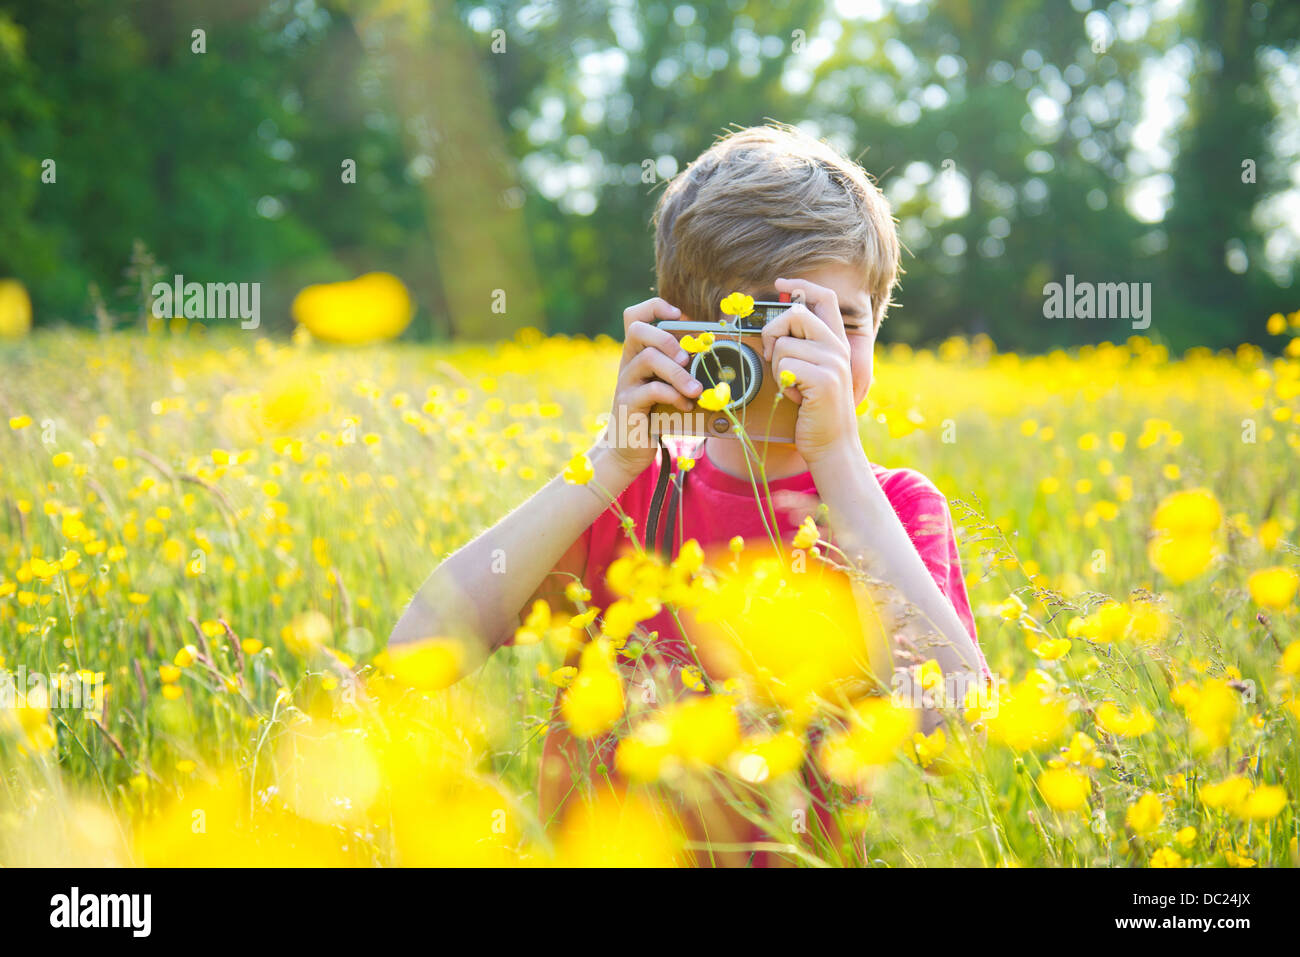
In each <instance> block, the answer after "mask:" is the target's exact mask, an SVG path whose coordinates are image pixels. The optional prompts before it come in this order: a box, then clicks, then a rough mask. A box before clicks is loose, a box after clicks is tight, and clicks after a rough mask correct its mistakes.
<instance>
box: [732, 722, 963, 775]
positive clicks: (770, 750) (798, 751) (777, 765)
mask: <svg viewBox="0 0 1300 957" xmlns="http://www.w3.org/2000/svg"><path fill="white" fill-rule="evenodd" d="M939 733H940V734H942V733H943V732H942V729H941V730H940V731H939ZM803 761H804V746H803V740H802V739H801V738H799V736H798V735H796V734H794V733H793V732H790V731H781V732H778V733H776V734H766V735H759V736H756V737H752V738H746V739H745V740H744V742H742V743H741V746H740V747H739V748H737V749H736V751H734V752H733V753H732V755H731V758H730V765H731V768H732V770H733V772H734V773H735V774H736V776H737V777H739V778H740V779H741V780H742V781H746V782H748V783H749V784H762V783H764V782H766V781H772V780H775V779H776V778H779V777H783V776H785V775H787V774H789V773H791V772H792V771H796V770H798V769H799V766H800V765H802V764H803Z"/></svg>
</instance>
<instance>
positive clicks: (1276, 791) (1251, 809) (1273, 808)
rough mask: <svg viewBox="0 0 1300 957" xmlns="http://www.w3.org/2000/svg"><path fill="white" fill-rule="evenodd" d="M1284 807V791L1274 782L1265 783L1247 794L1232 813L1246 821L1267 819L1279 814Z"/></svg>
mask: <svg viewBox="0 0 1300 957" xmlns="http://www.w3.org/2000/svg"><path fill="white" fill-rule="evenodd" d="M1284 807H1286V791H1285V790H1284V789H1283V788H1281V787H1280V786H1278V785H1276V784H1265V785H1263V786H1261V787H1258V788H1254V789H1253V790H1252V791H1251V792H1250V793H1249V794H1247V795H1246V798H1245V800H1244V801H1242V802H1241V803H1240V804H1239V805H1237V806H1236V807H1234V808H1232V813H1233V814H1235V815H1236V816H1237V817H1239V818H1243V819H1245V820H1247V821H1267V820H1269V819H1271V818H1275V817H1277V816H1278V815H1279V814H1281V813H1282V809H1283V808H1284Z"/></svg>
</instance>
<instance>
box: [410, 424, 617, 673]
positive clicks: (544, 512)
mask: <svg viewBox="0 0 1300 957" xmlns="http://www.w3.org/2000/svg"><path fill="white" fill-rule="evenodd" d="M610 451H611V450H610V449H609V448H608V447H605V446H599V445H598V446H596V447H594V448H593V449H592V450H591V452H590V453H589V455H590V458H591V464H592V468H593V470H594V471H595V476H594V478H593V480H592V483H591V484H588V485H571V484H569V483H567V482H566V481H565V480H564V477H563V476H560V475H557V476H556V477H555V478H553V479H551V481H550V482H548V483H547V484H546V485H544V486H543V487H542V488H541V489H540V490H538V491H537V492H536V493H534V494H533V496H532V497H531V498H529V499H528V500H527V501H526V502H524V503H523V504H522V505H520V506H519V507H518V508H516V509H515V510H514V511H512V512H511V513H510V514H509V515H507V516H506V517H505V518H503V519H501V521H499V522H497V523H496V524H495V525H493V526H492V527H491V528H489V529H488V530H487V531H485V532H483V533H482V534H481V535H479V536H478V537H477V538H475V539H474V540H473V541H471V542H469V543H468V544H467V545H464V546H462V547H461V548H459V549H458V550H457V551H455V552H453V553H452V554H451V555H450V556H448V557H447V558H446V559H445V560H444V561H443V562H442V564H440V565H439V566H438V567H437V568H435V569H434V570H433V573H432V574H431V575H430V576H429V577H428V579H427V580H426V581H425V583H424V584H423V585H422V586H421V587H420V589H419V591H417V592H416V594H415V597H414V598H412V599H411V603H410V604H409V605H408V606H407V608H406V611H405V612H404V613H403V614H402V617H401V618H400V619H399V620H398V622H397V625H396V626H395V627H394V628H393V633H392V635H391V636H390V637H389V639H388V640H389V644H390V645H392V644H399V643H402V642H408V641H418V640H420V639H423V638H433V637H446V638H456V639H460V640H461V641H462V642H464V652H465V660H464V664H463V666H462V672H463V673H468V672H470V671H472V670H474V669H475V668H476V667H478V665H480V664H481V663H482V662H483V660H484V659H485V658H486V657H487V656H488V655H489V654H491V653H492V652H493V651H495V650H496V649H497V648H499V647H500V646H501V645H502V644H504V643H505V642H506V641H508V640H509V639H510V638H512V637H513V636H514V633H515V629H516V628H517V627H518V625H519V613H520V611H521V610H522V609H524V608H525V606H526V605H527V604H528V602H529V600H530V599H531V598H532V597H534V595H536V594H538V593H539V592H542V591H548V590H549V584H550V581H549V575H550V573H551V572H552V571H553V570H560V571H566V570H573V571H575V572H576V573H577V574H581V573H582V571H583V568H582V567H581V565H585V562H586V555H585V553H584V554H578V552H585V549H583V548H582V533H583V532H584V531H585V530H586V529H587V527H588V526H589V525H591V523H592V522H594V521H595V520H596V518H597V516H599V515H600V513H601V512H603V511H604V510H605V508H606V507H607V506H608V501H607V500H606V499H605V497H604V495H603V494H602V493H601V492H599V491H597V489H596V486H597V485H599V486H600V487H601V488H602V489H605V490H606V491H608V492H609V494H611V495H618V494H619V493H620V492H621V491H622V490H623V489H624V488H626V487H627V485H628V484H629V483H630V482H631V477H629V476H627V475H626V472H625V471H624V470H623V469H622V468H621V466H620V465H619V464H618V463H617V462H615V461H611V454H610ZM579 560H581V565H579V564H578V562H579ZM566 565H569V566H574V567H573V568H572V569H567V568H566V567H565V566H566ZM557 566H558V567H557ZM558 587H559V588H560V589H561V590H562V589H563V587H564V585H563V583H560V584H559V586H558Z"/></svg>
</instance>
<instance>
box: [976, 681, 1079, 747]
mask: <svg viewBox="0 0 1300 957" xmlns="http://www.w3.org/2000/svg"><path fill="white" fill-rule="evenodd" d="M1040 674H1041V673H1040V672H1031V673H1030V674H1029V675H1028V676H1026V677H1025V678H1024V679H1022V680H1021V681H1020V682H1019V683H1018V684H1016V685H1015V686H1013V687H1008V688H1003V689H1001V692H1000V694H998V696H997V697H996V699H995V704H996V713H995V714H993V715H991V716H990V717H989V718H988V719H987V722H986V724H987V727H988V730H989V737H990V738H992V739H993V740H995V741H1000V742H1002V743H1003V744H1006V745H1007V746H1008V747H1010V748H1013V749H1014V750H1016V751H1029V750H1032V749H1033V748H1036V747H1042V746H1044V745H1048V744H1051V743H1052V742H1053V741H1055V740H1056V739H1058V738H1059V737H1060V736H1061V735H1062V734H1064V733H1065V729H1066V726H1067V724H1068V712H1067V711H1066V704H1065V701H1064V700H1062V699H1061V698H1059V697H1056V696H1055V695H1054V693H1053V692H1052V691H1050V690H1049V689H1045V688H1044V687H1043V684H1042V682H1041V681H1040V680H1039V675H1040Z"/></svg>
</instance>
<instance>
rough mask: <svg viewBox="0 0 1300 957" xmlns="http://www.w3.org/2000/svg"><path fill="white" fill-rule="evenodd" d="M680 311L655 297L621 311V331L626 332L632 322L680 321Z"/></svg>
mask: <svg viewBox="0 0 1300 957" xmlns="http://www.w3.org/2000/svg"><path fill="white" fill-rule="evenodd" d="M681 317H682V311H681V310H680V309H678V308H677V307H676V306H674V305H673V304H672V303H670V302H668V301H666V300H664V299H661V298H659V297H658V296H655V297H654V298H653V299H647V300H646V301H645V302H638V303H637V304H636V305H635V306H628V307H627V308H626V309H624V310H623V331H624V332H627V331H628V329H629V328H630V327H631V325H632V323H634V322H645V323H649V322H653V321H654V320H655V319H680V318H681Z"/></svg>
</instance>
